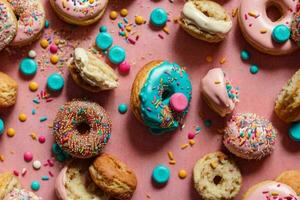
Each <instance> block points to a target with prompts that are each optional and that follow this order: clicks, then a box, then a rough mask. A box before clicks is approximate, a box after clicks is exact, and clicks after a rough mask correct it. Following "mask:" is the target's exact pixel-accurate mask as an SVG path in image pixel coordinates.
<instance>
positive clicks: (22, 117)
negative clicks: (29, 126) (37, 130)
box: [19, 113, 27, 122]
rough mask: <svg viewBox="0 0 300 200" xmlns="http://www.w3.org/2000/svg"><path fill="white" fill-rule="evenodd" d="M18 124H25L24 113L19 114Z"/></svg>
mask: <svg viewBox="0 0 300 200" xmlns="http://www.w3.org/2000/svg"><path fill="white" fill-rule="evenodd" d="M19 120H20V122H25V121H26V120H27V116H26V115H25V114H24V113H21V114H20V115H19Z"/></svg>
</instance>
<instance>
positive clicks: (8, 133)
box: [6, 128, 16, 137]
mask: <svg viewBox="0 0 300 200" xmlns="http://www.w3.org/2000/svg"><path fill="white" fill-rule="evenodd" d="M6 134H7V136H9V137H14V136H15V135H16V131H15V129H13V128H9V129H7V132H6Z"/></svg>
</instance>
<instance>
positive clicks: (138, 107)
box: [130, 61, 192, 134]
mask: <svg viewBox="0 0 300 200" xmlns="http://www.w3.org/2000/svg"><path fill="white" fill-rule="evenodd" d="M173 94H181V96H183V95H184V96H185V97H186V100H187V106H186V108H185V109H184V110H183V111H182V112H177V111H175V110H174V109H172V108H171V106H170V99H171V97H172V95H173ZM191 98H192V85H191V82H190V79H189V76H188V74H187V73H186V71H185V70H184V69H183V68H181V67H180V66H179V65H178V64H176V63H169V62H167V61H152V62H150V63H148V64H147V65H145V66H144V67H143V68H142V69H141V70H140V72H139V73H138V74H137V76H136V78H135V81H134V83H133V86H132V91H131V103H130V105H131V109H132V111H133V113H134V115H135V116H136V118H137V119H139V120H140V121H141V122H143V123H144V124H145V125H146V126H148V127H149V128H150V130H151V132H152V133H154V134H161V133H163V132H169V131H173V130H175V129H176V128H178V127H179V126H180V125H181V124H182V123H183V119H184V117H185V115H186V114H187V112H188V106H189V103H190V101H191Z"/></svg>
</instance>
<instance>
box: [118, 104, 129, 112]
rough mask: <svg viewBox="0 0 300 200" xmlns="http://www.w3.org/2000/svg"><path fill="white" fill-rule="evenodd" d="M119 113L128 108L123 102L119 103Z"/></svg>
mask: <svg viewBox="0 0 300 200" xmlns="http://www.w3.org/2000/svg"><path fill="white" fill-rule="evenodd" d="M118 110H119V113H121V114H125V113H126V112H127V110H128V106H127V105H126V104H125V103H121V104H120V105H119V107H118Z"/></svg>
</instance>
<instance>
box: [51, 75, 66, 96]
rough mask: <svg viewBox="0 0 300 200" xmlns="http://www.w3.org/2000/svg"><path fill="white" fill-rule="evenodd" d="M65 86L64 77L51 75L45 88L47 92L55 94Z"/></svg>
mask: <svg viewBox="0 0 300 200" xmlns="http://www.w3.org/2000/svg"><path fill="white" fill-rule="evenodd" d="M64 85H65V81H64V77H62V75H60V74H58V73H54V74H51V75H50V76H49V77H48V79H47V87H48V89H49V90H51V91H54V92H57V91H60V90H61V89H62V88H63V87H64Z"/></svg>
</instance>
